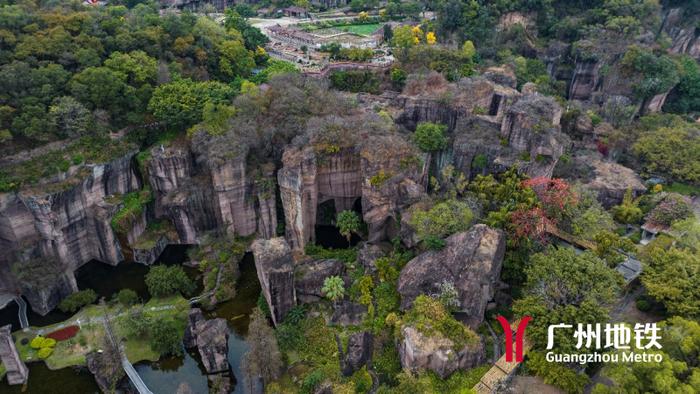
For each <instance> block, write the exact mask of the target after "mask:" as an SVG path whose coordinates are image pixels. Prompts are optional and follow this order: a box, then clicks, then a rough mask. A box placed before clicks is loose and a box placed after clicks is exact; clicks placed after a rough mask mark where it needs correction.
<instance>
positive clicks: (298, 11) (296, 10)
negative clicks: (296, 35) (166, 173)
mask: <svg viewBox="0 0 700 394" xmlns="http://www.w3.org/2000/svg"><path fill="white" fill-rule="evenodd" d="M282 11H283V12H284V16H290V17H292V18H308V17H309V12H308V11H306V9H305V8H301V7H297V6H291V7H287V8H285V9H284V10H282Z"/></svg>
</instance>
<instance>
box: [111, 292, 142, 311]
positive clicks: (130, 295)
mask: <svg viewBox="0 0 700 394" xmlns="http://www.w3.org/2000/svg"><path fill="white" fill-rule="evenodd" d="M116 299H117V300H118V301H119V303H120V304H122V305H124V306H127V307H129V306H132V305H135V304H137V303H138V302H139V296H138V294H136V292H135V291H133V290H131V289H121V290H119V292H118V293H117V295H116Z"/></svg>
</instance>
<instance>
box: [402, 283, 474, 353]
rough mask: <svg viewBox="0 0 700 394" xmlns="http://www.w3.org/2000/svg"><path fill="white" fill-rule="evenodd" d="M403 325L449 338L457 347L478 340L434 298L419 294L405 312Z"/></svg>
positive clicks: (426, 333) (427, 333)
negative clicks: (410, 307)
mask: <svg viewBox="0 0 700 394" xmlns="http://www.w3.org/2000/svg"><path fill="white" fill-rule="evenodd" d="M404 325H408V326H413V327H415V328H416V329H417V330H418V331H420V332H421V333H423V334H424V335H428V336H435V335H440V336H442V337H444V338H447V339H450V340H451V341H452V342H453V343H454V344H455V347H456V348H457V349H461V348H462V347H464V346H466V345H471V344H474V343H476V342H477V341H478V340H479V337H478V336H477V335H476V333H475V332H474V331H472V330H471V329H469V328H468V327H467V326H465V325H464V324H462V323H460V322H458V321H457V320H455V319H454V317H452V315H451V314H450V313H449V312H448V311H447V309H445V306H444V305H442V303H440V301H438V300H436V299H435V298H432V297H429V296H426V295H419V296H418V297H417V298H416V300H415V301H413V308H412V309H411V310H410V311H409V312H408V314H406V317H405V319H404Z"/></svg>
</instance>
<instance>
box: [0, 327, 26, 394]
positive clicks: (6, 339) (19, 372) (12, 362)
mask: <svg viewBox="0 0 700 394" xmlns="http://www.w3.org/2000/svg"><path fill="white" fill-rule="evenodd" d="M11 328H12V326H11V325H9V324H8V325H6V326H4V327H1V328H0V361H2V364H3V365H4V366H5V370H6V371H7V382H8V383H9V384H11V385H17V384H25V383H26V382H27V379H29V369H27V366H26V365H25V364H24V361H22V358H20V356H19V352H17V347H16V346H15V341H14V340H12V333H11Z"/></svg>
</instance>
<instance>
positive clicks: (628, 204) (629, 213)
mask: <svg viewBox="0 0 700 394" xmlns="http://www.w3.org/2000/svg"><path fill="white" fill-rule="evenodd" d="M612 211H613V215H614V217H615V220H617V221H618V222H620V223H630V224H633V223H639V222H640V221H641V220H642V216H644V213H643V212H642V209H641V208H639V201H638V200H635V199H634V198H633V197H632V189H627V191H626V192H625V196H624V197H623V198H622V203H621V204H620V205H616V206H614V207H613V209H612Z"/></svg>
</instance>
